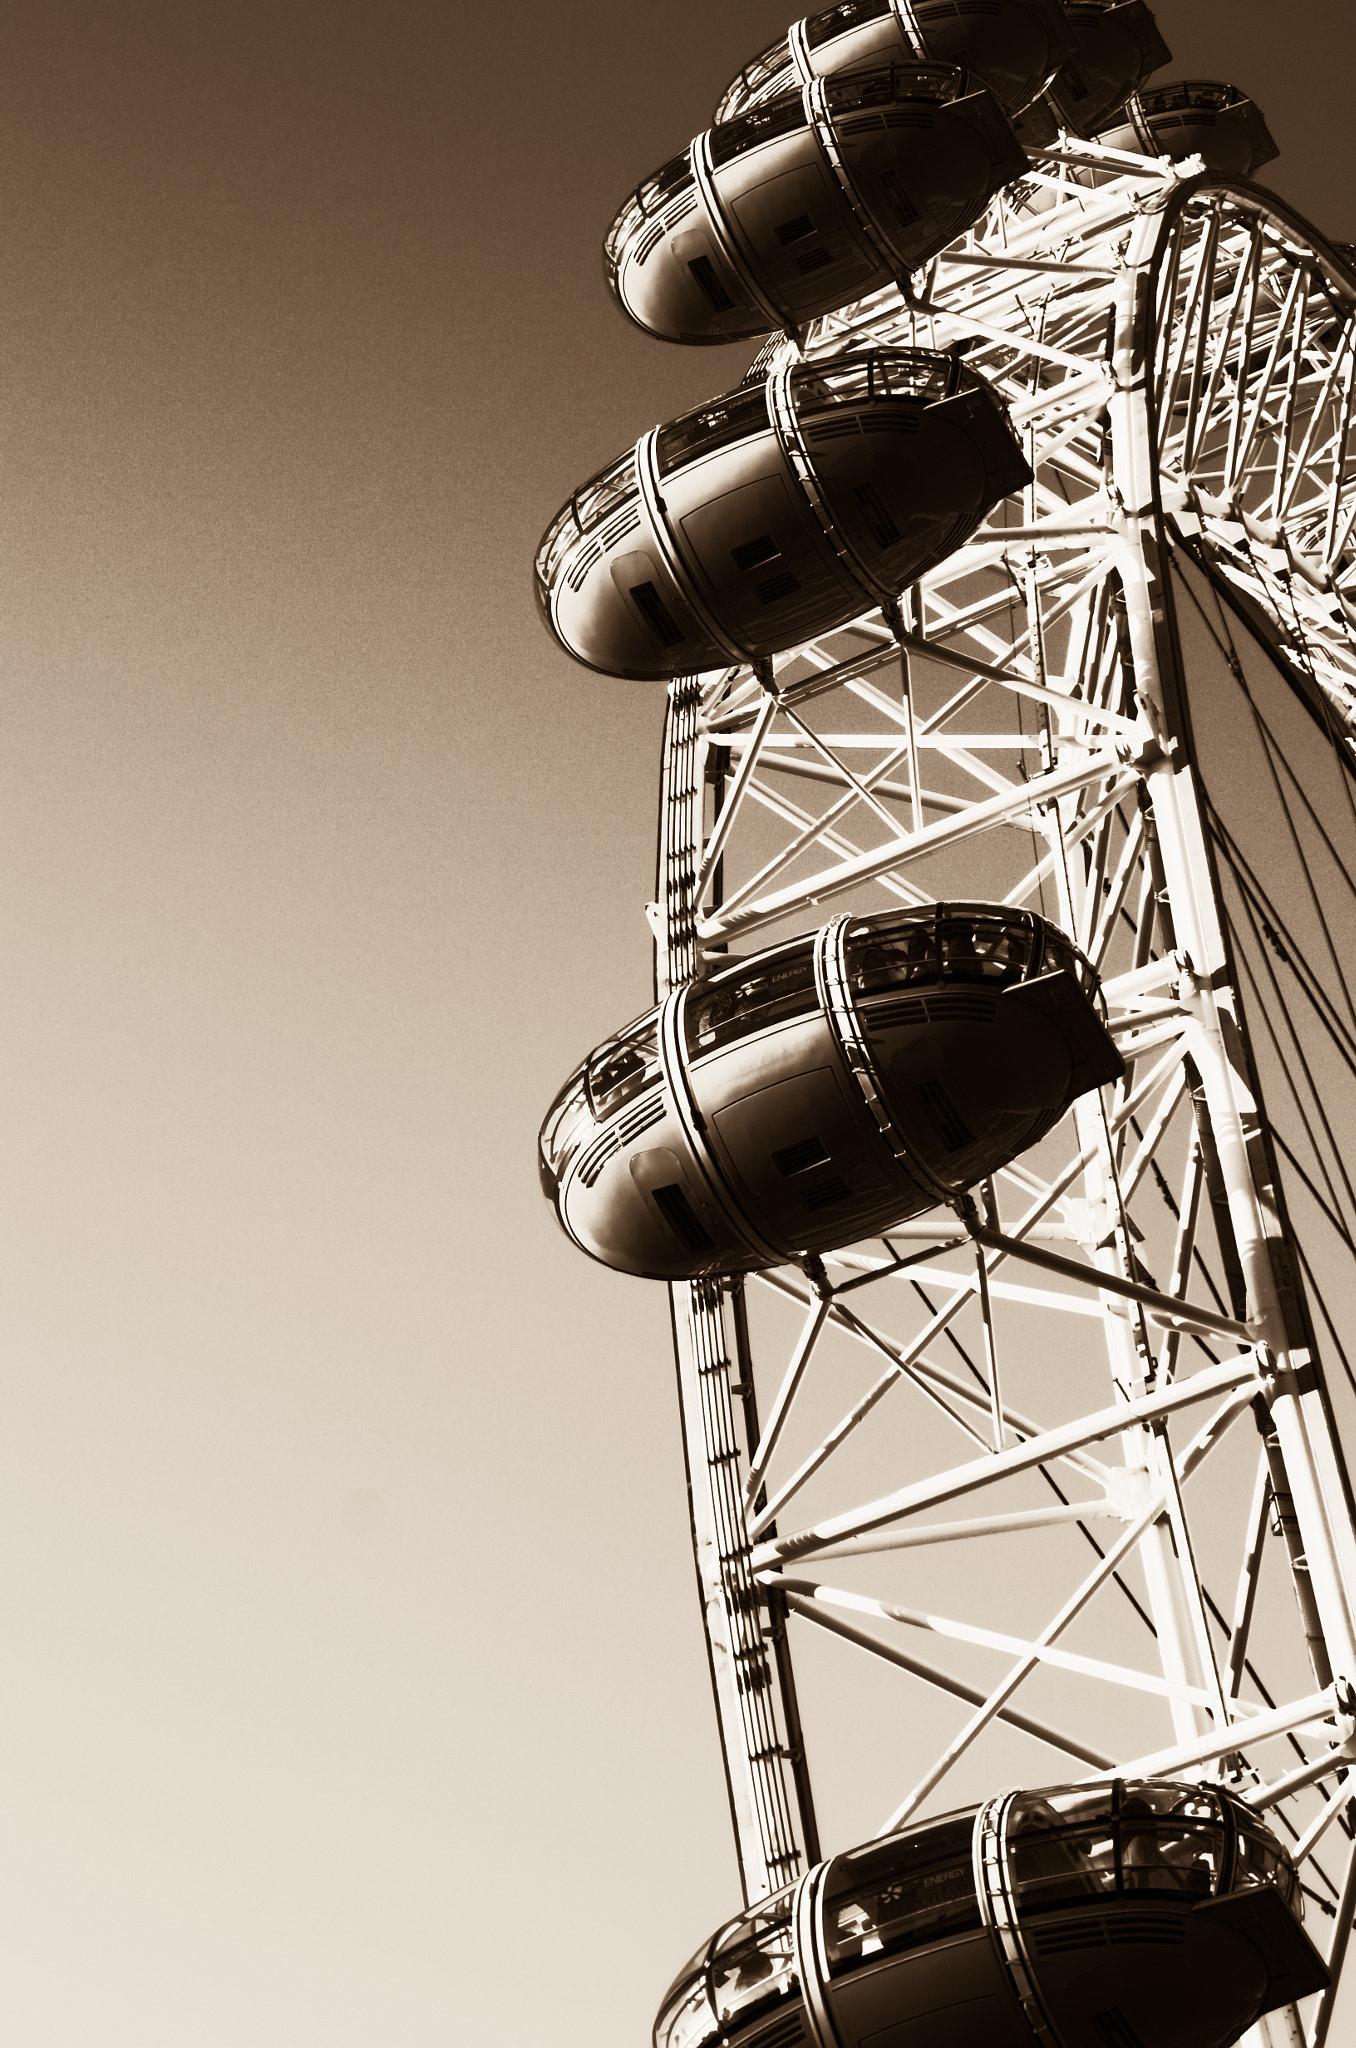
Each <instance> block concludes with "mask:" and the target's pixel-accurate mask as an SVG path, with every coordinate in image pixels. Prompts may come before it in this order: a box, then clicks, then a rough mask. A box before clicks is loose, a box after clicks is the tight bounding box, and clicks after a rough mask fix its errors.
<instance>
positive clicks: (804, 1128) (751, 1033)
mask: <svg viewBox="0 0 1356 2048" xmlns="http://www.w3.org/2000/svg"><path fill="white" fill-rule="evenodd" d="M1096 988H1097V980H1096V976H1095V975H1094V973H1093V971H1092V969H1091V968H1090V967H1089V965H1088V963H1087V961H1086V960H1084V959H1083V957H1082V955H1081V954H1079V953H1077V952H1076V951H1075V949H1074V948H1073V947H1072V946H1071V945H1070V943H1069V941H1068V940H1067V939H1066V938H1064V937H1063V936H1062V935H1061V933H1060V932H1058V931H1057V930H1056V929H1055V927H1054V926H1053V925H1051V924H1048V923H1047V922H1046V921H1045V919H1044V918H1041V917H1037V916H1035V915H1034V913H1032V912H1030V911H1025V910H1012V909H1007V908H1005V907H1003V906H1002V905H989V904H974V903H939V904H933V905H927V906H924V907H922V908H918V909H909V910H902V911H890V912H884V913H882V914H880V915H877V916H873V917H866V918H853V917H849V916H844V917H839V918H836V919H834V921H833V922H832V923H830V924H828V925H826V926H825V927H824V928H823V930H822V931H820V932H819V934H818V935H817V936H816V937H814V938H803V939H793V940H791V941H790V942H789V943H788V944H786V945H781V946H775V947H773V948H771V949H770V950H769V951H767V952H763V953H756V954H754V955H753V956H752V957H750V958H748V959H745V960H741V961H740V962H738V964H737V965H735V966H732V967H727V968H725V969H724V970H723V971H722V972H720V973H718V974H715V975H713V976H712V977H711V978H710V979H709V980H706V981H701V982H693V983H689V984H688V986H687V987H685V988H683V989H680V990H678V991H676V992H675V993H674V994H672V995H670V996H669V997H668V998H667V1000H666V1001H665V1002H663V1003H662V1004H660V1006H659V1007H658V1008H657V1009H654V1010H651V1011H649V1012H648V1014H647V1015H646V1016H644V1017H641V1018H639V1019H638V1020H637V1021H636V1022H635V1023H634V1024H631V1025H628V1026H627V1028H626V1030H625V1031H622V1032H619V1033H618V1034H617V1036H616V1037H615V1038H611V1039H609V1040H608V1041H607V1042H606V1044H604V1045H600V1046H599V1047H598V1048H597V1050H596V1051H595V1052H593V1053H591V1054H590V1055H589V1057H588V1058H587V1059H586V1060H585V1061H584V1063H583V1065H582V1066H581V1067H580V1068H579V1069H578V1071H577V1072H576V1073H574V1074H572V1075H571V1076H570V1079H569V1080H568V1081H567V1082H566V1083H565V1086H564V1087H563V1088H562V1089H561V1091H560V1093H559V1095H557V1097H556V1099H555V1101H554V1102H553V1103H552V1105H551V1109H550V1112H549V1113H548V1115H547V1118H546V1122H545V1124H544V1125H543V1126H542V1133H541V1173H542V1186H543V1189H544V1191H545V1193H546V1195H547V1196H548V1198H549V1199H550V1200H551V1201H552V1202H553V1203H554V1204H555V1209H556V1215H557V1217H558V1218H559V1220H560V1223H561V1225H562V1227H563V1228H564V1230H565V1231H566V1233H567V1234H568V1236H570V1237H571V1238H573V1240H574V1242H575V1243H576V1244H577V1245H579V1246H580V1248H581V1249H582V1250H584V1251H586V1252H589V1253H591V1254H592V1256H593V1257H594V1258H596V1259H600V1260H601V1261H602V1262H603V1264H604V1265H606V1266H612V1267H614V1268H616V1269H617V1270H618V1271H620V1272H623V1273H637V1274H641V1275H643V1276H645V1277H647V1278H649V1279H655V1280H689V1279H695V1278H697V1277H698V1276H699V1275H701V1274H717V1273H738V1272H749V1271H754V1270H756V1269H758V1268H759V1267H764V1266H771V1265H777V1264H780V1263H781V1262H783V1261H784V1260H786V1259H790V1258H798V1257H801V1256H804V1255H805V1254H808V1253H811V1252H827V1251H832V1250H834V1249H836V1248H838V1247H840V1246H842V1245H845V1244H851V1243H853V1242H854V1241H855V1240H856V1239H858V1238H860V1237H864V1236H867V1235H869V1234H871V1233H872V1232H875V1231H879V1230H883V1229H886V1228H888V1227H889V1225H891V1224H892V1223H899V1222H902V1221H903V1220H904V1219H905V1218H906V1217H909V1216H917V1215H920V1214H921V1213H922V1212H923V1211H924V1210H925V1209H930V1208H932V1207H933V1206H934V1205H935V1204H937V1203H939V1202H941V1203H949V1202H953V1201H955V1200H956V1199H957V1197H959V1196H961V1195H963V1194H964V1193H965V1192H966V1190H967V1189H969V1188H971V1187H973V1186H974V1185H975V1183H976V1182H978V1181H980V1180H982V1179H984V1178H985V1176H986V1175H988V1174H991V1173H995V1172H996V1171H997V1170H998V1168H999V1167H1001V1166H1005V1165H1006V1164H1007V1163H1008V1162H1009V1161H1010V1160H1012V1159H1015V1158H1016V1156H1017V1154H1018V1153H1019V1152H1021V1151H1023V1150H1025V1148H1026V1147H1027V1146H1029V1145H1034V1144H1035V1143H1036V1141H1037V1140H1038V1139H1039V1138H1042V1137H1044V1135H1045V1133H1046V1132H1047V1131H1048V1130H1050V1129H1051V1128H1052V1127H1053V1125H1054V1124H1055V1123H1057V1122H1058V1120H1059V1118H1060V1117H1061V1116H1062V1115H1063V1113H1064V1111H1065V1110H1066V1109H1067V1108H1068V1106H1069V1104H1070V1103H1071V1102H1072V1101H1073V1100H1074V1098H1075V1096H1078V1095H1081V1094H1083V1093H1084V1092H1085V1091H1086V1090H1088V1089H1089V1088H1096V1087H1099V1086H1100V1085H1101V1084H1102V1083H1103V1082H1105V1081H1109V1080H1114V1079H1117V1078H1118V1077H1119V1076H1120V1075H1121V1074H1122V1073H1123V1071H1124V1067H1123V1064H1122V1061H1121V1058H1120V1055H1119V1054H1118V1053H1117V1051H1116V1049H1115V1047H1114V1045H1113V1044H1112V1042H1111V1039H1110V1037H1109V1036H1108V1034H1107V1031H1106V1028H1105V1026H1104V1025H1103V1023H1102V1021H1101V1018H1100V1017H1099V1015H1098V1012H1097V1010H1096V1009H1095V1008H1094V1005H1093V996H1094V994H1095V992H1096Z"/></svg>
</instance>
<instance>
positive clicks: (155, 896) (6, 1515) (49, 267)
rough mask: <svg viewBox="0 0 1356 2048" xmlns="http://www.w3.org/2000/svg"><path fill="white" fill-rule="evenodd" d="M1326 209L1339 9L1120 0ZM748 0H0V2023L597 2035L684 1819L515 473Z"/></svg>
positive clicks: (382, 2039)
mask: <svg viewBox="0 0 1356 2048" xmlns="http://www.w3.org/2000/svg"><path fill="white" fill-rule="evenodd" d="M1158 16H1159V21H1160V25H1161V26H1162V28H1163V30H1164V32H1165V34H1166V36H1167V38H1168V40H1169V42H1170V43H1171V44H1172V45H1173V47H1174V51H1175V59H1176V61H1175V62H1174V64H1173V66H1172V67H1170V71H1169V74H1168V75H1171V76H1180V75H1183V74H1185V75H1188V76H1191V75H1204V76H1207V77H1212V76H1213V77H1226V78H1230V79H1232V80H1233V81H1234V82H1236V83H1238V84H1240V85H1243V86H1245V87H1248V88H1249V89H1251V90H1252V91H1253V92H1255V94H1256V96H1257V97H1258V99H1259V101H1260V102H1261V104H1262V106H1263V108H1264V110H1265V112H1266V114H1267V116H1268V119H1269V122H1270V125H1271V128H1272V131H1273V133H1274V134H1275V137H1276V139H1277V141H1278V143H1279V144H1280V147H1281V151H1282V154H1281V157H1280V159H1279V161H1278V162H1277V163H1276V164H1275V165H1274V166H1272V167H1269V168H1268V170H1267V171H1266V172H1265V173H1264V175H1265V176H1266V177H1267V179H1268V180H1269V181H1270V182H1272V183H1274V185H1275V186H1276V188H1277V189H1278V190H1280V191H1281V192H1282V193H1283V194H1285V195H1286V196H1287V197H1288V198H1289V199H1291V200H1292V201H1293V202H1294V203H1295V204H1297V205H1298V206H1299V207H1300V208H1301V209H1302V210H1304V211H1306V212H1307V213H1308V214H1309V215H1310V216H1311V217H1312V218H1314V219H1315V220H1316V221H1317V223H1318V224H1319V225H1320V226H1321V227H1323V228H1325V229H1326V230H1327V231H1328V232H1330V233H1332V234H1333V235H1335V236H1337V237H1339V238H1342V239H1347V238H1350V239H1353V240H1356V189H1354V188H1356V179H1354V178H1353V172H1352V168H1351V160H1350V153H1349V140H1348V120H1349V106H1350V98H1351V90H1352V71H1351V56H1350V51H1351V41H1350V30H1349V15H1348V12H1347V10H1346V9H1345V8H1342V7H1339V6H1338V5H1337V4H1336V0H1296V4H1295V6H1293V7H1292V8H1290V9H1287V10H1277V9H1276V8H1275V7H1263V6H1262V5H1260V4H1259V0H1235V4H1231V0H1163V4H1162V5H1161V6H1160V8H1159V9H1158ZM789 18H790V16H789V14H788V13H787V12H786V11H785V10H784V9H783V8H782V7H779V6H777V5H774V4H770V0H734V4H729V0H725V4H717V0H689V4H687V5H685V6H681V7H680V6H677V5H670V4H668V0H647V4H644V5H639V6H638V5H635V4H632V5H625V4H623V0H579V4H576V5H575V6H573V7H569V8H566V7H547V6H544V5H541V4H540V0H528V4H525V5H521V6H519V7H518V8H516V9H511V8H508V7H504V6H493V7H490V6H485V7H482V8H481V9H479V10H473V9H471V8H470V7H466V6H463V7H460V8H456V7H447V6H439V5H434V4H409V0H384V4H381V5H377V4H375V0H369V4H357V0H324V4H321V0H312V4H303V0H271V4H268V5H264V4H261V0H232V4H230V5H227V6H221V5H216V6H211V7H209V6H206V5H204V4H202V0H174V4H173V5H171V4H170V0H116V4H113V5H109V4H108V0H104V4H101V5H96V4H93V0H44V4H41V5H39V4H37V0H13V4H11V5H9V6H8V7H6V8H5V10H4V11H3V14H0V276H2V277H3V286H2V287H0V361H2V362H3V370H2V371H0V390H2V392H3V396H2V398H0V1161H3V1178H2V1179H0V1374H2V1375H3V1382H2V1383H3V1403H2V1404H0V1640H3V1643H4V1651H5V1654H4V1664H3V1679H2V1680H0V1950H2V1951H3V1963H2V1964H0V2036H3V2038H4V2039H5V2040H6V2041H10V2042H13V2043H15V2044H20V2048H94V2044H97V2048H243V2044H246V2043H248V2044H249V2048H322V2044H323V2048H435V2044H437V2048H447V2044H451V2043H462V2042H465V2043H468V2044H469V2043H472V2042H476V2043H482V2042H483V2043H486V2044H494V2048H499V2044H504V2048H516V2044H518V2043H520V2042H521V2043H523V2044H524V2048H528V2044H535V2043H538V2042H546V2041H549V2042H551V2043H552V2044H553V2048H643V2044H644V2043H645V2042H646V2041H647V2040H648V2029H649V2025H650V2022H651V2019H652V2016H653V2011H654V2007H655V2005H656V2004H657V2002H658V1998H659V1996H660V1994H661V1992H662V1990H663V1988H664V1986H665V1984H666V1983H667V1982H668V1980H669V1978H670V1977H671V1976H672V1974H673V1972H674V1970H675V1969H676V1967H677V1966H678V1964H679V1962H680V1961H681V1959H682V1957H683V1955H684V1954H685V1953H687V1952H688V1951H689V1950H690V1949H691V1948H692V1947H693V1946H694V1945H695V1943H696V1941H697V1940H698V1939H699V1937H700V1936H701V1935H702V1934H703V1933H704V1932H706V1931H707V1928H708V1925H713V1924H714V1923H715V1921H716V1920H718V1919H719V1918H721V1917H723V1916H724V1915H725V1914H726V1913H728V1912H729V1911H731V1910H733V1908H734V1906H735V1904H736V1903H737V1882H736V1875H735V1868H734V1862H733V1856H732V1853H731V1848H730V1842H729V1832H728V1822H727V1816H726V1809H725V1799H724V1789H723V1784H722V1780H721V1771H720V1762H719V1756H718V1752H717V1748H716V1743H715V1734H714V1727H713V1722H712V1714H711V1707H710V1696H709V1690H708V1685H707V1675H706V1667H705V1660H704V1653H703V1648H702V1642H701V1637H700V1630H699V1622H698V1615H697V1607H696V1600H695V1594H694V1590H693V1583H692V1566H691V1560H690V1556H689V1553H688V1548H687V1523H686V1509H685V1503H684V1499H683V1487H682V1466H681V1454H680V1450H679V1442H678V1435H677V1429H676V1417H675V1405H674V1393H673V1373H672V1365H671V1360H670V1356H669V1348H668V1329H667V1310H666V1304H665V1300H664V1296H663V1292H662V1290H660V1289H657V1288H653V1287H650V1286H647V1285H646V1284H645V1283H641V1282H634V1281H627V1280H624V1279H619V1278H617V1277H616V1276H612V1275H609V1274H607V1273H605V1272H604V1271H602V1269H601V1268H598V1267H596V1266H593V1265H591V1264H589V1263H588V1262H587V1261H585V1260H583V1259H581V1258H580V1257H579V1256H578V1254H577V1253H575V1252H574V1251H572V1249H571V1248H570V1247H569V1246H568V1245H567V1243H566V1242H565V1240H564V1238H563V1237H562V1236H561V1235H560V1234H559V1233H558V1231H557V1230H556V1228H555V1225H554V1223H553V1222H552V1220H551V1218H550V1215H549V1213H548V1211H547V1210H546V1208H545V1205H544V1204H543V1203H542V1202H541V1199H540V1196H539V1194H538V1191H537V1185H536V1177H535V1170H534V1159H533V1150H534V1140H535V1135H536V1130H537V1127H538V1124H539V1122H540V1119H541V1115H542V1112H543V1109H544V1107H545V1104H546V1103H547V1101H548V1100H549V1098H550V1096H551V1095H552V1094H553V1092H554V1090H555V1088H556V1086H557V1085H558V1083H559V1081H560V1080H561V1078H563V1076H564V1074H565V1073H566V1071H567V1070H568V1068H569V1067H570V1065H571V1064H572V1063H573V1061H574V1060H575V1059H576V1058H577V1057H578V1056H579V1055H580V1053H581V1052H582V1051H583V1050H584V1049H585V1048H586V1047H587V1046H589V1045H590V1044H592V1043H593V1042H594V1041H595V1040H596V1039H597V1038H599V1037H600V1036H601V1035H603V1034H604V1033H605V1032H606V1031H607V1030H608V1029H609V1028H610V1027H611V1026H613V1025H614V1024H616V1023H617V1022H619V1021H620V1020H621V1019H623V1018H624V1017H627V1016H629V1015H631V1014H633V1013H634V1012H635V1011H636V1010H638V1009H640V1008H642V1007H643V1006H644V1005H645V1003H646V1001H647V999H648V990H649V972H650V967H649V946H648V933H647V929H646V927H645V924H644V920H643V916H642V906H643V904H644V902H645V900H646V898H647V897H648V896H649V895H650V894H651V892H652V887H653V837H654V813H655V801H656V797H655V772H656V764H657V752H658V744H659V730H660V716H661V708H662V704H661V696H660V695H659V694H656V692H654V691H653V690H649V689H647V688H645V687H644V686H641V685H635V684H624V683H617V682H612V681H609V680H607V679H604V678H602V677H597V676H593V675H589V674H586V673H585V672H584V671H582V670H579V669H576V668H574V667H573V666H572V665H571V664H570V663H569V661H568V660H567V659H566V658H565V656H564V655H563V654H561V653H559V652H558V651H557V650H555V649H554V648H553V646H552V645H551V644H550V643H549V642H548V640H547V639H546V637H545V636H544V634H543V633H542V631H541V628H540V627H539V625H538V623H537V620H536V617H535V613H534V610H533V607H532V601H531V594H530V575H529V571H530V562H531V555H532V551H533V548H534V546H535V544H536V541H537V539H538V537H539V535H540V532H541V529H542V528H543V526H544V525H545V523H546V521H547V520H548V518H549V517H550V516H551V514H552V513H553V512H554V511H555V509H556V507H557V505H558V504H559V503H560V501H561V500H562V499H563V497H564V496H565V495H566V494H567V493H568V491H569V490H570V489H571V488H572V487H573V486H574V485H575V484H576V483H578V482H580V481H582V480H583V479H584V478H585V477H586V476H588V475H590V474H591V473H592V472H593V471H594V470H596V469H597V468H598V467H599V466H600V465H601V464H602V463H603V462H604V461H606V460H607V459H608V458H609V457H611V456H612V455H614V454H616V453H618V452H619V451H620V450H621V449H622V448H623V447H624V446H625V445H626V444H627V443H628V442H629V441H631V440H633V439H634V437H635V436H636V434H637V433H639V432H640V431H642V430H643V429H644V428H646V427H647V426H649V425H651V424H653V423H654V422H655V421H657V420H659V419H661V418H662V417H664V416H665V415H667V414H669V413H672V412H673V411H675V410H678V409H679V408H681V407H682V406H684V405H686V404H690V403H693V402H695V401H696V400H698V399H699V398H701V397H702V396H703V395H705V394H707V393H710V392H712V391H715V390H718V389H720V388H723V387H724V385H726V384H727V383H733V382H735V381H737V379H738V377H739V376H740V375H741V374H742V371H743V368H744V366H745V363H746V361H747V359H748V356H749V354H750V353H751V351H750V350H749V349H747V348H745V349H744V350H742V351H741V350H739V349H733V350H728V351H716V350H701V351H692V352H684V351H682V350H678V349H665V348H664V347H663V346H662V345H661V344H658V343H653V342H649V341H647V340H646V339H645V338H644V337H642V336H641V335H640V334H639V333H637V332H635V331H634V330H632V329H630V328H628V327H627V326H626V325H625V324H624V323H623V321H622V319H621V316H620V315H619V314H618V313H617V312H616V311H615V309H614V308H613V306H612V304H611V301H610V299H609V298H608V295H607V293H606V291H605V289H604V286H603V282H602V271H601V257H600V253H599V243H600V239H601V235H602V233H603V230H604V228H605V227H606V225H607V223H608V221H609V219H610V217H611V215H612V212H613V210H614V208H615V206H616V204H617V203H618V201H619V200H620V199H621V198H622V197H623V196H624V194H625V193H626V192H627V191H628V190H629V189H630V188H631V187H633V186H634V185H635V184H636V183H637V182H638V181H639V179H640V178H641V176H643V175H644V174H645V173H646V172H647V171H649V170H650V169H652V168H653V167H654V166H656V165H657V164H658V163H659V162H661V161H662V160H663V159H664V158H666V157H668V156H669V155H671V154H672V153H673V152H674V151H675V150H676V149H678V148H680V147H681V146H682V145H683V144H684V143H685V142H686V140H687V139H688V138H689V136H690V135H691V134H692V133H693V132H694V131H695V130H696V129H698V128H700V127H702V126H704V125H706V123H707V121H708V120H709V118H710V112H711V108H712V106H713V104H714V101H715V99H716V97H717V95H718V93H719V91H720V90H721V89H722V87H723V86H724V84H725V83H726V81H727V79H728V77H729V76H730V74H731V73H732V72H733V71H734V70H735V69H736V68H737V67H738V66H739V65H740V64H741V63H742V62H744V61H746V60H747V58H748V57H749V56H751V55H752V54H753V53H754V52H755V51H757V50H758V49H759V48H761V47H762V46H763V45H764V44H765V43H766V42H767V41H769V40H770V39H771V38H772V37H773V36H774V35H775V34H776V33H778V32H779V31H780V30H782V29H783V28H784V27H785V25H786V22H787V21H788V19H789Z"/></svg>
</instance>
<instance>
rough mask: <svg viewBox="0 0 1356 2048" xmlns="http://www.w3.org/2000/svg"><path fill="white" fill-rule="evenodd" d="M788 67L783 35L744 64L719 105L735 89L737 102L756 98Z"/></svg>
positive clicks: (787, 47) (730, 97)
mask: <svg viewBox="0 0 1356 2048" xmlns="http://www.w3.org/2000/svg"><path fill="white" fill-rule="evenodd" d="M887 4H888V0H887ZM790 69H791V46H790V44H789V43H788V42H787V40H786V37H785V36H783V37H782V39H781V41H780V42H779V43H772V44H770V45H769V46H768V48H767V49H766V50H764V51H762V53H761V54H760V55H759V56H757V57H755V58H754V60H753V62H752V63H751V64H746V65H745V67H744V69H743V70H742V71H741V72H740V74H739V77H738V78H737V79H736V80H735V83H734V85H732V86H731V88H730V90H729V91H728V92H727V93H726V95H725V98H724V99H723V100H722V101H721V106H722V107H724V106H725V105H726V104H727V103H728V102H729V101H730V100H733V99H735V98H736V90H737V92H738V100H737V103H738V104H743V105H746V104H747V103H748V101H750V100H753V99H756V98H757V97H758V95H759V93H760V92H762V91H763V90H764V89H765V88H766V87H767V86H769V85H770V84H771V83H772V81H773V80H774V79H775V78H779V77H780V76H781V74H782V73H783V72H784V71H789V70H790ZM719 118H720V117H719V114H717V119H719Z"/></svg>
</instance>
